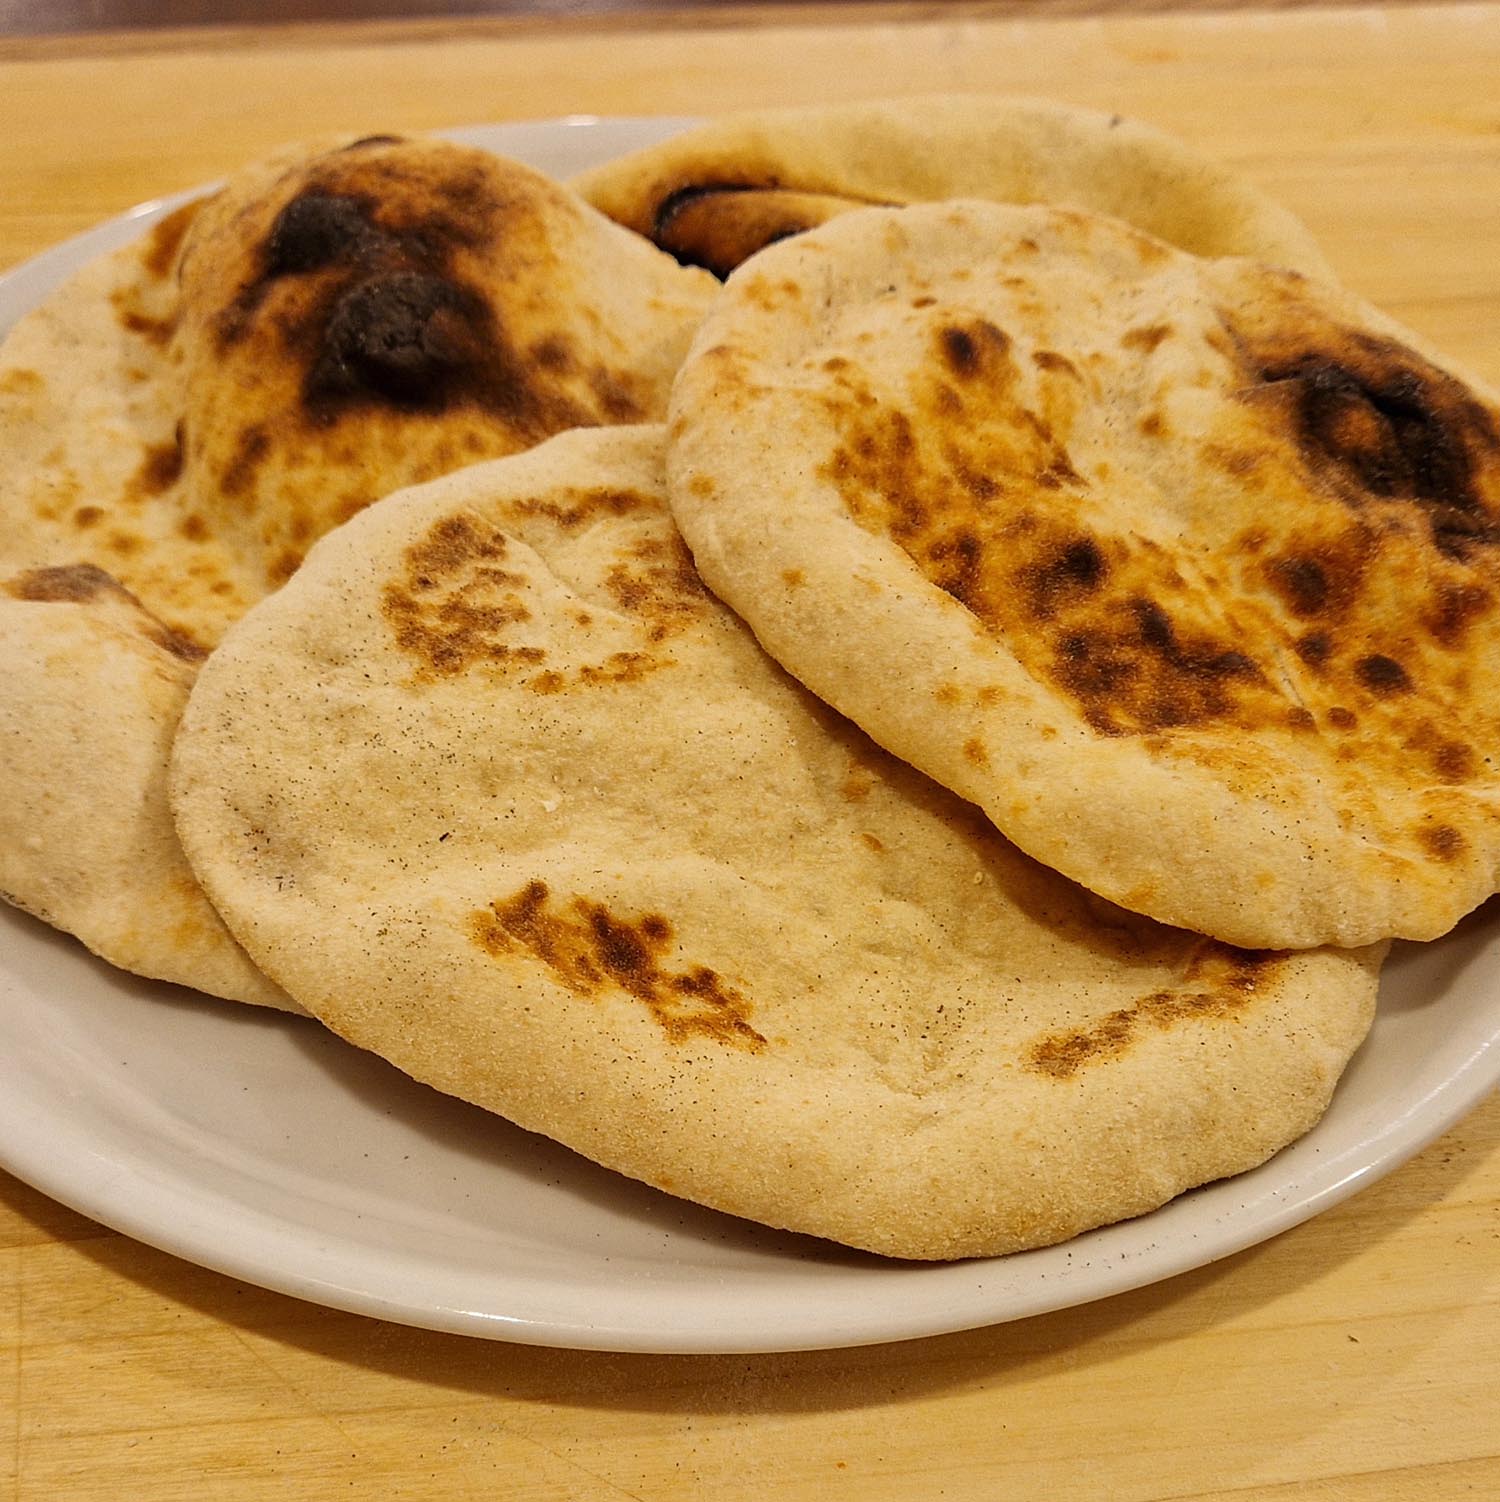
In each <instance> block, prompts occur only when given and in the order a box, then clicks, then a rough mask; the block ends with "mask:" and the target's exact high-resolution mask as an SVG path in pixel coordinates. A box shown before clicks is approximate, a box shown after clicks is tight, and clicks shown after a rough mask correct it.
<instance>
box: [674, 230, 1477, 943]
mask: <svg viewBox="0 0 1500 1502" xmlns="http://www.w3.org/2000/svg"><path fill="white" fill-rule="evenodd" d="M669 475H670V482H671V495H672V504H673V507H674V510H675V512H676V515H677V518H678V521H679V523H680V525H681V527H682V529H683V532H684V533H685V535H686V537H687V539H688V542H689V544H690V545H691V547H692V550H693V553H694V556H695V558H696V560H697V564H698V567H699V569H700V570H701V572H702V574H703V576H704V578H705V579H706V580H707V581H708V582H709V584H710V585H711V586H712V587H713V588H714V589H715V591H717V592H718V593H719V594H720V595H721V596H722V597H723V598H724V599H725V600H726V601H728V603H729V604H730V605H732V606H733V607H734V608H735V609H736V610H737V611H739V612H740V614H741V615H743V616H744V618H745V619H746V621H747V622H748V623H749V624H750V625H751V627H752V628H753V629H754V630H755V632H756V634H757V635H758V636H759V638H760V640H761V641H762V643H763V644H764V645H765V647H766V648H767V650H768V651H770V653H771V654H772V655H773V656H774V657H776V658H777V660H778V661H780V662H781V663H782V664H783V665H784V666H786V667H787V668H788V669H789V670H790V671H792V672H793V673H795V674H796V675H797V676H798V677H799V678H800V679H801V680H802V681H803V682H804V683H806V684H808V685H809V686H810V687H811V688H812V689H813V690H814V691H815V692H817V693H818V694H819V695H821V696H822V697H823V698H825V699H827V700H828V701H829V702H830V703H831V704H833V705H834V706H835V707H837V708H838V709H840V710H841V711H842V712H844V713H845V714H848V715H849V716H850V717H851V718H852V719H854V720H855V721H856V722H857V723H859V724H860V725H861V726H863V728H865V729H866V730H867V731H868V732H869V733H870V734H871V735H873V736H874V737H875V739H876V740H878V741H879V742H881V744H883V745H884V746H886V747H887V748H888V749H889V750H891V751H893V752H894V753H896V754H897V755H899V756H901V757H904V758H905V759H907V760H909V761H911V762H912V763H913V764H914V765H916V766H919V767H921V768H922V769H923V770H925V771H927V772H928V773H929V774H930V775H932V776H934V777H936V778H937V779H938V780H939V781H940V782H942V783H944V784H945V785H946V786H948V787H950V788H952V789H954V790H955V791H956V792H958V793H960V794H962V795H963V796H964V797H967V798H970V799H972V800H973V801H974V802H976V803H978V804H979V805H980V806H981V807H982V808H983V809H984V810H985V811H986V812H987V813H988V814H989V816H990V817H991V818H992V819H993V820H994V821H995V823H996V824H997V825H998V826H999V828H1000V829H1001V830H1002V831H1004V832H1005V833H1006V834H1007V835H1009V836H1010V837H1011V838H1012V839H1014V840H1015V841H1016V843H1017V844H1019V845H1020V846H1021V847H1022V848H1023V849H1025V850H1027V851H1028V852H1030V853H1031V854H1032V855H1034V856H1036V857H1037V858H1038V859H1040V860H1042V861H1045V862H1046V863H1047V864H1049V865H1051V866H1054V867H1055V868H1057V869H1058V870H1059V871H1062V872H1063V873H1065V874H1067V875H1069V876H1071V877H1073V878H1074V879H1076V880H1078V881H1080V882H1082V883H1084V884H1085V885H1087V886H1089V887H1090V888H1091V889H1092V890H1094V891H1096V892H1098V893H1100V894H1102V895H1104V896H1106V897H1108V898H1110V899H1111V900H1113V901H1116V902H1119V903H1121V904H1122V905H1124V906H1126V907H1129V908H1131V909H1133V910H1136V911H1140V912H1144V913H1148V914H1150V915H1152V916H1154V917H1156V918H1159V919H1161V920H1163V921H1166V922H1172V923H1177V924H1181V925H1183V926H1184V927H1191V928H1194V929H1197V930H1199V931H1200V932H1204V933H1208V934H1212V935H1214V936H1215V937H1218V938H1221V939H1224V940H1226V941H1229V942H1234V943H1240V944H1246V945H1252V946H1267V947H1282V946H1311V945H1316V944H1322V943H1338V944H1344V945H1355V944H1362V943H1367V942H1370V941H1372V940H1374V939H1377V938H1381V937H1388V936H1391V935H1400V936H1405V937H1409V938H1419V939H1426V938H1432V937H1434V936H1436V935H1438V934H1441V933H1443V932H1444V931H1445V930H1447V929H1448V928H1449V927H1450V926H1451V925H1452V924H1453V923H1454V922H1455V921H1456V920H1457V919H1458V918H1459V917H1460V916H1461V915H1462V914H1463V913H1465V912H1467V911H1468V910H1469V909H1470V908H1472V907H1474V906H1475V905H1476V904H1477V903H1478V902H1479V901H1481V900H1482V899H1483V898H1485V897H1486V896H1488V895H1489V894H1490V893H1491V892H1493V891H1494V890H1495V886H1496V865H1497V853H1500V817H1497V815H1500V767H1497V763H1496V758H1495V748H1496V746H1497V745H1500V711H1497V705H1500V615H1497V599H1500V551H1497V544H1500V408H1497V405H1496V400H1495V398H1494V396H1493V395H1492V394H1489V393H1487V392H1485V391H1484V390H1483V389H1482V388H1481V387H1480V386H1479V385H1478V383H1477V382H1476V381H1474V380H1473V379H1472V378H1470V377H1468V376H1466V375H1464V374H1463V373H1462V372H1461V371H1459V370H1457V369H1455V368H1454V367H1453V366H1452V365H1451V364H1450V363H1449V362H1448V361H1446V360H1445V359H1444V358H1443V357H1441V356H1440V355H1438V354H1437V353H1435V352H1434V351H1432V350H1430V349H1428V348H1426V347H1425V346H1424V345H1423V343H1422V341H1420V340H1419V339H1418V338H1417V337H1416V336H1415V335H1413V334H1411V333H1409V332H1408V331H1406V330H1403V329H1402V328H1400V327H1399V326H1397V325H1396V324H1395V323H1393V322H1392V321H1391V320H1390V319H1388V318H1386V317H1384V316H1383V315H1381V314H1380V313H1379V312H1378V311H1377V310H1375V309H1374V308H1372V307H1370V306H1369V305H1368V304H1366V303H1364V302H1362V301H1361V300H1359V299H1358V298H1356V297H1354V296H1353V295H1352V294H1349V293H1346V292H1344V291H1342V290H1339V289H1337V288H1335V287H1333V286H1332V285H1331V284H1323V283H1319V282H1316V281H1313V280H1310V279H1308V278H1305V277H1302V276H1300V275H1298V274H1297V273H1294V272H1289V271H1284V270H1278V269H1274V268H1271V267H1268V266H1265V265H1263V264H1261V263H1258V262H1253V261H1249V260H1244V259H1234V258H1230V259H1218V260H1205V259H1201V258H1197V257H1193V256H1189V255H1187V254H1184V253H1183V252H1180V251H1177V250H1175V249H1173V248H1172V247H1170V246H1167V245H1166V244H1164V243H1163V242H1162V241H1160V240H1157V239H1154V238H1152V237H1149V236H1147V235H1145V234H1142V233H1141V232H1139V231H1137V230H1135V229H1133V228H1131V227H1130V226H1127V225H1125V224H1124V223H1122V222H1121V221H1118V220H1114V219H1109V218H1105V217H1103V216H1099V215H1089V214H1084V213H1081V212H1075V211H1068V210H1057V209H1048V208H1041V207H1027V208H1018V207H1012V206H1000V205H993V204H983V203H965V204H956V205H946V206H921V207H914V208H910V209H906V210H901V211H884V210H865V211H863V212H862V213H861V214H858V215H849V216H845V217H843V218H840V219H838V220H836V221H834V222H832V223H830V224H827V225H825V226H823V227H822V228H821V229H818V230H815V231H812V232H810V233H809V234H807V235H805V236H800V237H798V238H797V239H795V240H792V241H788V242H787V243H786V244H784V245H778V246H774V247H772V248H771V249H769V250H767V251H765V252H763V253H762V254H761V256H759V257H758V258H757V259H756V260H755V261H754V263H752V264H747V265H746V266H745V267H744V268H743V270H742V271H741V272H740V273H739V274H737V275H736V276H735V277H734V278H732V279H731V281H730V282H729V284H728V285H727V287H726V289H725V292H724V295H723V297H722V298H721V300H720V302H719V303H718V304H717V305H716V308H715V311H714V313H713V314H712V315H711V316H710V318H709V320H708V321H707V322H706V324H705V325H704V327H703V329H702V330H701V331H700V335H699V337H698V340H697V343H696V344H695V346H694V352H693V353H692V355H690V357H689V359H688V362H687V363H686V365H685V366H684V368H683V370H682V373H681V375H680V377H679V380H678V383H677V387H676V390H675V392H674V397H673V407H672V445H671V452H670V458H669Z"/></svg>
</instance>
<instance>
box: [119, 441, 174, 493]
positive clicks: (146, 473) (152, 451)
mask: <svg viewBox="0 0 1500 1502" xmlns="http://www.w3.org/2000/svg"><path fill="white" fill-rule="evenodd" d="M181 475H182V449H181V447H180V445H179V444H178V443H177V441H176V440H175V439H174V440H173V441H172V442H170V443H156V444H152V445H151V447H150V448H148V449H147V450H146V453H145V455H144V456H143V457H142V459H141V463H140V467H139V468H138V469H137V470H136V472H135V477H134V479H133V481H132V482H131V489H133V490H134V491H135V492H136V493H138V494H140V495H144V496H154V495H160V494H161V493H162V492H163V491H164V490H170V489H171V488H172V486H174V485H175V484H176V483H177V481H178V479H179V478H180V477H181Z"/></svg>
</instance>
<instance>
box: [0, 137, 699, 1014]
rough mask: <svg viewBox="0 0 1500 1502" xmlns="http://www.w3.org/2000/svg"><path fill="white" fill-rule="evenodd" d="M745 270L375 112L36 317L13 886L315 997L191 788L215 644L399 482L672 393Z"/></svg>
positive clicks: (2, 731)
mask: <svg viewBox="0 0 1500 1502" xmlns="http://www.w3.org/2000/svg"><path fill="white" fill-rule="evenodd" d="M714 290H715V288H714V283H713V280H712V278H710V277H709V276H707V274H706V273H703V272H696V271H687V270H684V269H683V268H681V267H679V266H677V265H676V264H675V263H674V262H673V261H672V260H671V259H670V258H669V257H667V256H664V255H662V254H661V253H660V252H658V251H655V250H653V249H652V248H651V247H650V246H648V245H645V244H644V243H642V242H641V241H640V240H639V239H638V238H637V237H636V236H633V235H630V234H628V233H627V232H625V231H624V230H621V229H620V228H619V227H617V226H616V225H613V224H611V223H609V221H608V220H606V219H604V218H603V217H602V216H601V215H599V214H597V213H595V212H594V211H593V210H592V209H590V208H589V207H588V206H587V205H585V204H583V203H582V202H581V201H580V200H578V199H576V198H575V197H574V196H573V195H571V194H569V193H568V192H566V191H565V190H564V189H562V188H560V187H558V186H557V185H555V184H553V183H551V182H550V181H549V180H547V179H546V178H544V177H542V176H541V175H540V174H538V173H536V172H533V171H532V170H531V169H529V168H526V167H522V166H520V165H519V164H515V163H511V162H506V161H503V160H501V159H499V158H496V157H493V156H491V155H489V154H487V153H484V152H480V151H475V150H472V149H470V148H467V147H461V146H455V145H451V144H448V143H444V142H438V141H404V142H403V141H397V140H394V139H392V138H390V137H374V138H369V139H367V140H364V141H360V142H354V143H352V144H341V145H338V146H334V147H327V148H317V149H311V150H310V149H308V148H306V147H298V148H292V149H289V150H288V151H286V152H284V153H282V154H280V155H279V156H277V157H275V158H274V159H272V160H271V161H269V162H266V163H262V164H260V165H258V166H255V167H252V168H249V169H247V170H246V171H245V172H244V173H243V174H242V175H240V176H239V177H237V178H236V179H235V180H234V181H232V182H231V183H230V184H229V185H228V186H227V187H226V188H225V189H224V190H223V191H222V192H220V193H218V194H217V195H215V196H213V197H211V198H209V199H208V200H206V201H204V202H201V203H194V204H190V205H189V206H188V207H186V208H184V209H181V210H179V211H178V212H177V213H175V214H173V215H172V216H170V217H169V218H168V219H166V220H165V221H163V222H162V223H161V224H160V225H158V226H157V227H156V228H155V229H154V230H153V231H152V232H151V233H150V234H149V235H148V236H147V237H146V238H145V239H144V240H143V241H142V242H141V243H140V244H137V245H134V246H130V247H127V248H126V249H124V250H121V251H118V252H115V253H114V254H112V255H108V256H105V257H103V258H101V259H100V260H99V261H97V262H95V263H94V264H92V265H90V266H88V267H87V268H85V269H84V270H83V271H82V272H81V273H80V274H79V275H78V276H77V277H76V278H74V280H73V281H71V282H70V283H69V284H68V285H67V286H65V287H63V288H62V289H61V290H59V291H58V292H57V293H56V294H55V295H54V296H53V297H52V298H51V299H50V300H49V301H48V302H47V303H46V304H45V305H44V306H43V307H41V308H39V309H38V310H37V311H36V312H35V313H33V314H32V315H30V316H29V317H28V318H26V319H25V320H23V321H22V322H21V323H20V324H19V325H18V326H17V327H16V329H15V330H14V331H13V333H12V334H11V336H10V338H9V339H8V340H7V341H6V343H5V345H4V347H3V350H0V521H3V524H4V525H3V526H0V654H3V655H0V781H3V783H4V786H5V788H6V794H7V796H6V804H7V806H6V808H5V811H4V813H3V815H0V845H3V848H0V888H3V890H4V892H5V894H6V895H7V896H8V898H9V900H11V901H12V902H15V903H16V904H18V905H19V906H21V907H25V908H27V909H29V910H30V911H32V912H35V913H38V914H40V915H41V916H43V917H45V918H46V919H47V920H48V921H49V922H51V923H54V924H56V925H57V926H59V927H61V928H65V929H68V930H70V931H72V932H75V933H77V934H78V936H79V937H80V938H82V939H83V940H84V941H85V942H86V943H87V944H88V945H89V946H90V947H91V948H92V949H94V950H95V951H96V952H98V953H99V954H101V955H103V956H104V957H105V958H106V959H109V960H112V961H114V962H115V963H117V964H120V965H122V966H124V967H126V968H128V969H132V970H138V971H140V972H141V973H143V974H147V975H151V976H155V977H158V978H162V979H167V980H173V981H178V982H181V983H183V984H187V985H192V986H197V987H199V988H201V989H204V990H209V991H213V992H216V993H218V994H221V995H225V996H229V997H232V998H236V999H240V1000H248V1001H259V1002H267V1003H269V1004H272V1005H276V1004H280V1005H287V1004H288V1003H287V1002H286V999H285V998H284V997H282V996H281V995H280V993H279V992H278V991H277V990H276V988H274V987H272V986H270V985H269V984H268V983H267V982H265V980H264V979H263V978H262V977H260V976H259V975H257V974H256V973H255V972H254V970H253V967H251V966H250V964H249V962H248V961H246V960H245V958H244V956H243V955H240V954H239V953H238V952H237V951H235V950H234V948H233V946H232V945H231V944H230V943H229V940H228V938H227V935H225V933H224V931H223V929H222V925H220V924H219V922H218V919H217V916H216V915H215V914H214V913H213V911H212V909H211V908H210V907H209V906H208V904H207V902H206V901H205V900H204V899H203V897H202V895H201V893H198V892H197V891H196V888H195V885H194V883H193V881H192V878H191V873H190V872H189V871H188V869H187V867H186V865H185V864H184V863H183V861H182V857H181V853H180V851H178V850H177V849H176V846H175V835H174V834H173V832H172V827H171V821H170V818H169V815H168V813H167V809H166V806H165V804H164V802H163V801H162V799H161V785H162V782H163V779H164V777H165V767H164V764H163V761H162V758H163V756H164V754H165V750H166V747H167V746H168V745H169V744H170V741H171V736H172V732H173V729H174V728H175V724H176V717H177V714H178V713H179V711H180V708H181V704H182V702H183V699H184V698H185V695H186V691H187V686H188V684H189V683H190V682H191V679H192V676H193V674H194V672H195V671H196V666H197V662H198V660H199V659H201V657H202V656H203V655H204V653H205V652H206V651H207V650H208V649H209V648H211V647H212V646H213V644H214V643H215V642H216V641H217V640H218V638H219V636H220V634H221V633H222V632H223V630H224V628H225V626H226V625H228V623H229V622H230V621H232V620H234V619H236V618H237V617H238V616H239V615H240V614H242V613H243V612H244V610H245V609H247V608H248V607H249V606H250V605H251V604H252V603H253V602H254V601H255V600H258V599H260V598H261V597H262V596H263V595H265V594H266V593H267V592H268V591H270V590H272V589H274V588H276V587H277V586H279V585H280V584H281V583H282V582H283V581H284V580H285V579H286V578H287V577H288V576H289V575H290V573H291V572H292V571H293V570H295V568H296V566H297V563H298V562H299V561H300V559H301V556H302V553H303V552H304V551H305V550H306V548H307V546H308V545H309V544H310V543H311V542H312V541H313V539H314V538H316V537H317V536H319V535H321V534H322V533H323V532H325V531H326V530H328V528H330V527H332V526H334V525H336V524H337V523H339V522H340V521H342V520H343V519H345V518H346V517H348V516H349V515H351V514H353V513H354V512H355V511H357V510H359V509H361V508H362V507H364V506H365V505H367V504H368V503H369V502H371V501H373V500H375V499H377V498H378V497H379V496H381V495H383V494H384V493H385V492H387V491H389V490H392V489H395V488H397V487H399V486H401V485H404V484H408V483H411V482H413V481H416V480H422V479H427V478H430V477H432V476H434V475H437V474H441V473H443V472H445V471H447V470H450V469H453V468H456V467H458V466H460V465H462V464H465V463H467V462H469V461H471V460H473V459H476V458H486V457H494V456H496V455H501V454H508V453H512V452H515V451H516V450H518V449H521V448H525V447H527V446H529V445H530V444H532V443H535V442H537V441H538V440H539V439H541V438H543V437H545V436H546V435H548V434H550V433H552V432H554V431H557V430H558V429H560V428H564V427H569V426H573V425H576V424H586V423H600V422H611V423H614V422H619V421H624V420H632V421H633V420H640V419H644V418H647V417H657V418H659V417H660V415H661V413H662V411H663V409H664V406H665V401H666V395H667V390H668V386H669V383H670V380H671V376H672V373H673V371H674V369H675V367H676V364H677V362H678V360H679V359H680V357H681V354H682V352H683V350H684V349H685V347H686V344H687V340H688V338H689V336H690V334H691V331H692V329H693V327H694V325H695V324H696V322H697V320H698V318H699V316H700V315H701V313H702V311H703V309H704V308H705V307H706V305H707V300H708V298H709V296H710V295H711V294H712V292H713V291H714ZM105 745H108V746H112V747H114V748H115V749H114V752H113V753H112V754H111V756H110V757H108V758H106V757H105V756H104V755H103V754H102V752H101V747H103V746H105ZM127 747H128V748H130V749H129V751H128V752H127V751H126V750H125V749H124V748H127ZM184 914H185V915H186V916H184ZM187 935H190V936H191V937H190V938H186V937H185V936H187Z"/></svg>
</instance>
